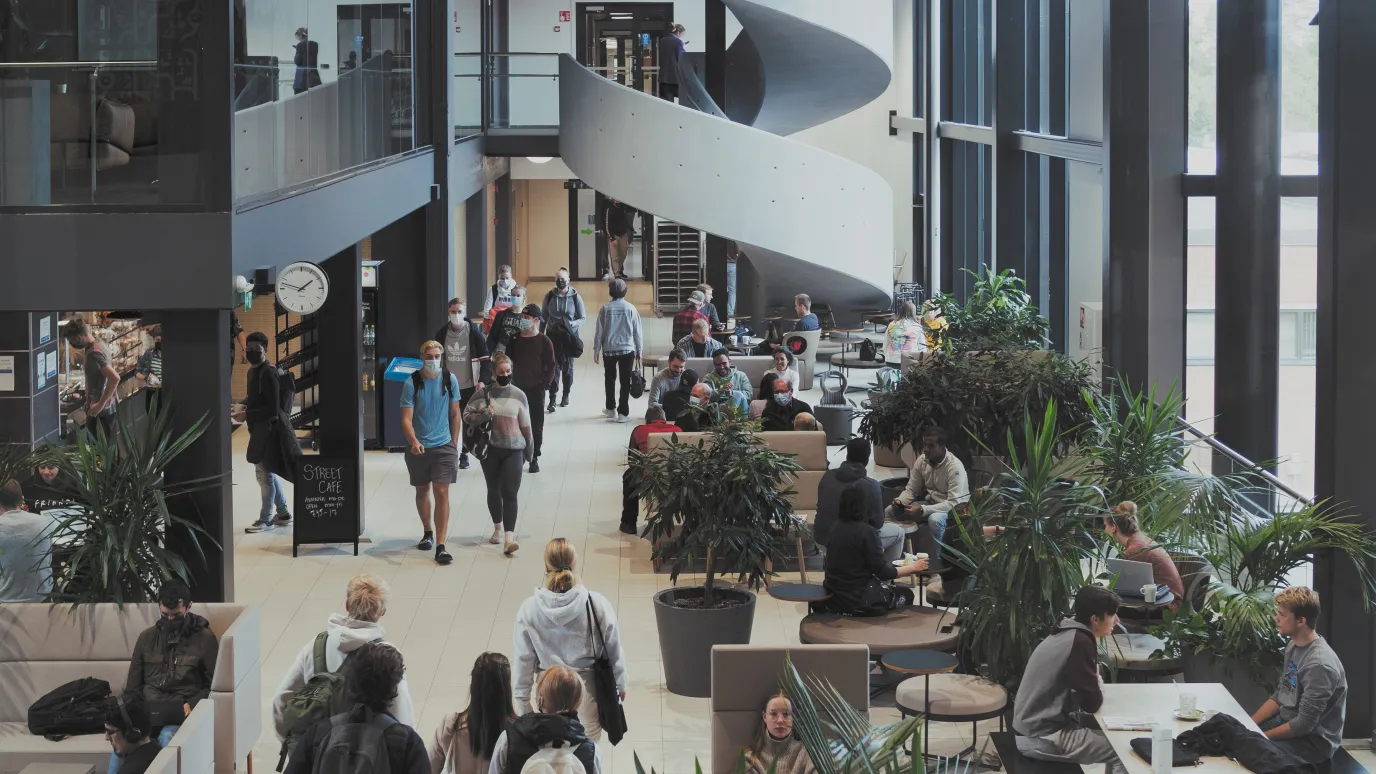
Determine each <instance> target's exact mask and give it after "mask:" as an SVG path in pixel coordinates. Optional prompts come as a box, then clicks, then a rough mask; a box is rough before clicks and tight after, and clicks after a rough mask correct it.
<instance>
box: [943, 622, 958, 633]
mask: <svg viewBox="0 0 1376 774" xmlns="http://www.w3.org/2000/svg"><path fill="white" fill-rule="evenodd" d="M955 629H956V625H955V624H946V625H945V626H943V627H941V633H942V634H950V633H951V632H953V631H955Z"/></svg>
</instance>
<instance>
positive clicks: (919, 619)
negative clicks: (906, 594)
mask: <svg viewBox="0 0 1376 774" xmlns="http://www.w3.org/2000/svg"><path fill="white" fill-rule="evenodd" d="M953 623H955V617H954V616H953V615H951V614H950V613H947V612H946V611H944V610H937V609H935V608H930V607H920V606H916V605H914V606H909V607H903V608H899V609H898V610H890V611H889V612H887V613H885V614H884V615H880V616H873V617H865V618H861V617H856V616H847V615H836V614H834V613H813V614H812V615H809V616H807V617H806V618H804V619H803V620H802V623H800V624H798V639H799V640H801V641H802V642H803V643H804V644H808V645H866V646H868V647H869V649H870V653H871V654H872V655H874V656H882V655H884V654H886V653H891V652H893V651H895V650H908V649H918V650H940V651H950V650H953V649H954V648H955V646H956V638H957V637H958V636H959V634H960V629H959V627H952V629H951V631H950V632H942V631H941V627H943V626H946V625H947V624H953Z"/></svg>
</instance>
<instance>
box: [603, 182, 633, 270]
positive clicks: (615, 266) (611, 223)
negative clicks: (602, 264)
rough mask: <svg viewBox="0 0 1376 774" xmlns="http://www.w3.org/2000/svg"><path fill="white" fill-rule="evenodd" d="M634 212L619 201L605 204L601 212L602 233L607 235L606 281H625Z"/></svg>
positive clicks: (614, 200) (615, 200)
mask: <svg viewBox="0 0 1376 774" xmlns="http://www.w3.org/2000/svg"><path fill="white" fill-rule="evenodd" d="M634 219H635V210H634V209H632V208H630V207H628V206H626V205H624V204H622V203H621V201H620V200H619V199H612V200H611V201H610V202H608V203H607V209H605V210H604V211H603V212H602V231H603V233H604V234H606V235H607V263H608V264H609V267H608V270H607V271H608V274H607V278H608V279H623V280H624V279H626V253H627V252H628V251H629V250H630V249H631V231H632V229H631V222H632V221H633V220H634Z"/></svg>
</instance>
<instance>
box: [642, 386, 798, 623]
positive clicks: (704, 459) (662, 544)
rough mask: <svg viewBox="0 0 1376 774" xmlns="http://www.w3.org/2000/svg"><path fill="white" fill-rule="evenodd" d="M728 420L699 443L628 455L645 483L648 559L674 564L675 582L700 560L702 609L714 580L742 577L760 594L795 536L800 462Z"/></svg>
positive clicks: (753, 427) (712, 598) (711, 602)
mask: <svg viewBox="0 0 1376 774" xmlns="http://www.w3.org/2000/svg"><path fill="white" fill-rule="evenodd" d="M725 416H726V420H725V421H722V422H720V423H718V424H716V425H714V426H711V427H709V428H707V429H706V430H705V431H704V436H703V437H702V438H700V439H699V440H698V441H697V443H685V442H682V441H680V440H679V437H678V435H677V434H674V437H673V438H672V439H670V442H669V443H668V444H665V445H664V446H661V447H658V448H656V449H654V450H652V451H651V452H650V453H648V454H640V453H639V452H636V451H634V450H633V451H632V452H631V455H630V456H631V465H632V467H633V469H635V470H636V471H638V472H640V473H641V474H642V476H643V477H642V478H641V479H640V483H639V485H638V487H637V494H638V495H639V497H640V499H641V500H642V501H643V502H645V503H646V504H647V505H648V506H649V509H650V516H649V517H648V518H647V519H646V526H647V529H646V532H645V535H646V537H648V538H649V540H650V542H651V544H653V545H654V547H655V548H654V554H653V556H654V558H655V559H656V560H663V561H669V562H671V569H670V577H671V578H672V579H673V580H674V582H677V581H678V577H679V575H680V574H681V573H682V571H683V570H684V569H685V568H688V567H692V566H693V565H694V564H695V563H696V561H697V560H698V559H705V560H706V580H705V583H704V591H703V600H702V601H703V605H704V606H705V607H714V606H716V604H717V595H716V579H717V576H718V575H738V576H741V577H742V578H743V579H745V581H746V582H747V583H748V585H749V586H750V587H751V588H754V589H758V588H759V586H760V584H761V583H763V581H764V579H765V577H766V576H767V575H769V574H770V572H771V571H770V570H769V567H770V566H771V563H779V562H782V561H784V560H785V557H786V555H787V554H786V549H785V545H786V543H785V539H786V538H787V537H788V536H789V535H790V534H794V533H795V532H796V531H797V530H798V529H800V527H799V525H798V524H797V522H795V521H794V519H793V505H792V502H791V500H790V498H791V496H792V495H793V494H794V490H793V489H792V484H791V480H790V479H791V477H792V474H793V472H794V471H797V470H800V469H801V467H800V466H799V465H798V462H797V460H796V459H795V458H794V456H793V455H791V454H785V453H783V452H779V451H775V450H774V449H771V448H770V447H769V445H768V444H767V443H765V442H764V441H763V440H761V439H760V437H759V435H758V433H759V431H760V425H759V423H758V422H750V421H743V420H741V419H740V418H739V415H738V414H731V413H729V412H728V413H727V414H726V415H725Z"/></svg>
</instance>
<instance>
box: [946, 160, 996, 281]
mask: <svg viewBox="0 0 1376 774" xmlns="http://www.w3.org/2000/svg"><path fill="white" fill-rule="evenodd" d="M946 142H948V145H947V148H948V150H947V151H946V154H945V161H946V162H947V172H946V174H947V175H948V176H949V177H948V180H949V181H950V187H949V189H948V190H949V191H950V195H949V198H948V200H947V201H946V203H945V212H946V213H947V217H948V218H949V219H950V220H949V227H948V229H947V231H946V234H945V236H944V237H943V240H944V244H945V245H947V248H946V249H948V250H950V255H951V263H950V266H951V272H950V273H949V275H948V276H946V277H944V278H943V285H944V286H945V289H947V290H949V291H950V292H951V293H953V294H955V295H956V296H957V297H958V298H964V297H965V294H966V293H967V292H968V291H969V289H970V286H971V284H972V283H973V282H974V277H972V276H970V274H969V273H967V270H968V271H969V272H974V273H975V274H978V273H979V270H980V267H983V266H990V265H992V263H993V255H992V254H991V247H992V245H991V244H990V239H989V234H990V230H991V228H992V224H991V223H989V212H990V209H991V206H990V205H991V198H992V195H993V165H992V164H990V159H989V156H990V150H991V149H990V148H989V146H987V145H980V144H979V143H973V142H961V141H959V140H948V141H946Z"/></svg>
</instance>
